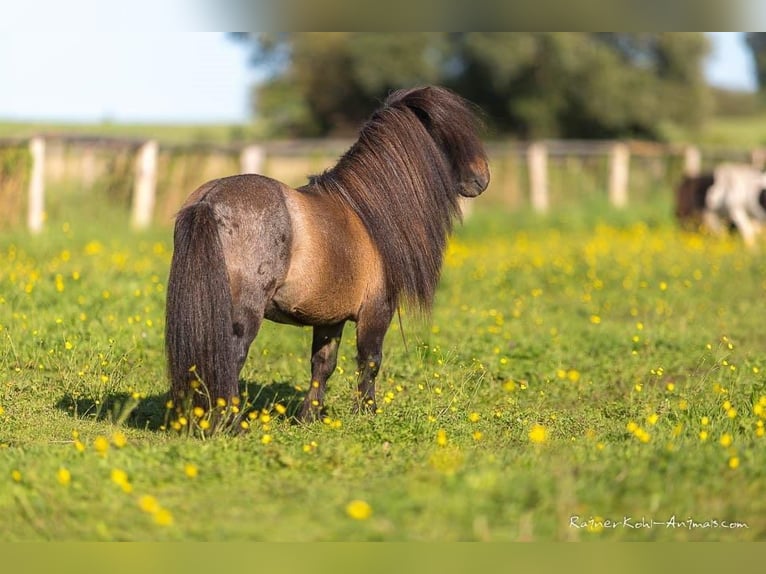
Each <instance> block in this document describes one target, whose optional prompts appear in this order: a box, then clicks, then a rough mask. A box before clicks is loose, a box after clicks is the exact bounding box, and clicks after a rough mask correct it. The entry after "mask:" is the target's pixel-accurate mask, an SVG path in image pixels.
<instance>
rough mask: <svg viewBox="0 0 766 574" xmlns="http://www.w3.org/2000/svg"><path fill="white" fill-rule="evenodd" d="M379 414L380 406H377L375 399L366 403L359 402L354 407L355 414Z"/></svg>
mask: <svg viewBox="0 0 766 574" xmlns="http://www.w3.org/2000/svg"><path fill="white" fill-rule="evenodd" d="M377 412H378V406H377V405H376V404H375V400H374V399H367V400H364V401H357V402H356V404H355V405H354V414H357V415H358V414H369V415H374V414H376V413H377Z"/></svg>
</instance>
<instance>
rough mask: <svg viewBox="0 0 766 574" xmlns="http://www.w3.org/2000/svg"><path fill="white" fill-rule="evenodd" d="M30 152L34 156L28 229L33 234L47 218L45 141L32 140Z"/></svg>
mask: <svg viewBox="0 0 766 574" xmlns="http://www.w3.org/2000/svg"><path fill="white" fill-rule="evenodd" d="M29 152H30V153H31V154H32V174H31V177H30V178H29V206H28V212H27V227H28V228H29V230H30V231H31V232H32V233H39V232H40V231H42V228H43V220H44V218H45V213H44V210H45V140H44V139H43V138H41V137H35V138H32V140H31V141H30V142H29Z"/></svg>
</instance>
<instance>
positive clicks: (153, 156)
mask: <svg viewBox="0 0 766 574" xmlns="http://www.w3.org/2000/svg"><path fill="white" fill-rule="evenodd" d="M158 152H159V145H158V144H157V142H156V141H154V140H150V141H148V142H146V143H145V144H144V145H142V146H141V148H140V149H139V150H138V156H137V157H136V183H135V187H134V188H133V213H132V218H131V223H132V225H133V227H134V228H136V229H143V228H145V227H148V226H149V225H150V224H151V222H152V213H153V211H154V199H155V192H156V189H157V155H158Z"/></svg>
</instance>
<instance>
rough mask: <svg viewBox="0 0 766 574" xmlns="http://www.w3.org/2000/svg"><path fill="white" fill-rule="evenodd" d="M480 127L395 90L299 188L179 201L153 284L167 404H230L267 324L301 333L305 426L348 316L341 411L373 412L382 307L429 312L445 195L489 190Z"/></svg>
mask: <svg viewBox="0 0 766 574" xmlns="http://www.w3.org/2000/svg"><path fill="white" fill-rule="evenodd" d="M481 128H482V124H481V121H480V115H479V113H478V109H477V108H475V107H474V106H473V105H472V104H470V103H469V102H468V101H467V100H464V99H463V98H461V97H460V96H458V95H457V94H455V93H453V92H451V91H449V90H447V89H446V88H442V87H438V86H425V87H419V88H413V89H404V90H398V91H395V92H393V93H391V94H390V95H389V96H388V98H386V100H385V101H384V102H383V104H382V106H381V107H380V108H379V109H377V110H376V111H375V112H374V113H373V114H372V115H371V116H370V118H369V119H368V120H367V122H366V123H365V124H364V125H363V126H362V128H361V130H360V132H359V134H358V139H357V140H356V142H355V143H354V144H353V145H352V146H351V147H350V148H349V149H348V150H347V151H346V152H345V153H344V154H343V155H342V156H341V157H340V158H339V160H338V161H337V163H336V164H335V166H334V167H332V168H330V169H328V170H326V171H325V172H323V173H321V174H320V175H315V176H310V177H309V178H308V183H306V184H305V185H304V186H302V187H299V188H297V189H295V188H291V187H288V186H287V185H285V184H284V183H282V182H279V181H277V180H274V179H271V178H268V177H265V176H263V175H257V174H242V175H235V176H230V177H224V178H221V179H215V180H212V181H209V182H207V183H205V184H203V185H202V186H200V187H199V188H198V189H196V190H195V191H194V192H192V193H191V195H190V196H189V197H188V198H187V200H186V201H185V202H184V204H183V205H182V206H181V208H180V210H179V211H178V213H177V216H176V221H175V228H174V233H173V255H172V259H171V264H170V273H169V278H168V284H167V302H166V324H165V342H166V345H165V346H166V358H167V370H168V377H169V379H170V396H171V399H172V400H173V401H174V402H175V403H176V404H178V401H182V400H188V398H189V397H190V396H191V397H192V400H193V404H195V405H197V406H202V407H206V406H207V407H210V401H211V400H212V401H216V400H217V399H218V398H222V399H224V400H225V401H227V402H228V401H229V400H230V399H232V398H234V397H236V396H238V386H239V373H240V371H241V370H242V367H243V365H244V363H245V360H246V358H247V354H248V350H249V348H250V345H251V344H252V342H253V340H254V339H255V337H256V335H257V334H258V330H259V328H260V326H261V324H262V322H263V321H264V319H268V320H270V321H274V322H277V323H283V324H292V325H298V326H311V327H313V330H312V343H311V383H310V386H309V390H308V393H307V394H306V396H305V398H304V400H303V403H302V406H301V408H300V411H299V413H298V415H297V418H298V419H299V420H302V421H312V420H316V419H317V418H319V417H321V416H322V414H323V412H324V406H323V398H324V395H325V389H326V385H327V379H328V378H329V377H330V375H331V374H332V373H333V372H334V370H335V368H336V360H337V352H338V346H339V344H340V341H341V336H342V333H343V328H344V325H345V323H346V322H347V321H352V322H356V325H357V329H356V349H357V364H358V381H357V392H356V400H355V405H354V410H355V411H356V412H359V411H369V412H375V411H376V403H375V378H376V376H377V374H378V371H379V369H380V365H381V361H382V357H383V351H382V347H383V338H384V336H385V334H386V332H387V330H388V328H389V325H390V322H391V320H392V318H393V315H394V313H395V311H396V310H397V309H398V308H399V305H400V303H404V304H408V305H410V306H412V307H413V308H414V309H415V310H417V311H422V312H424V314H427V313H428V312H429V311H430V309H431V307H432V304H433V300H434V294H435V290H436V287H437V284H438V280H439V275H440V271H441V265H442V259H443V255H444V250H445V246H446V242H447V238H448V236H449V235H450V233H451V232H452V229H453V221H454V220H459V219H460V208H459V198H461V197H476V196H478V195H479V194H481V193H482V192H483V191H484V190H485V189H486V188H487V186H488V185H489V179H490V172H489V164H488V160H487V155H486V153H485V150H484V147H483V144H482V142H481V139H480V135H479V134H480V131H481ZM195 380H197V381H198V382H199V381H201V382H202V384H203V385H204V387H205V390H206V391H207V393H205V395H206V396H203V393H202V392H200V390H199V389H196V390H195V384H194V381H195ZM196 386H199V383H198V384H197V385H196ZM213 404H214V403H213Z"/></svg>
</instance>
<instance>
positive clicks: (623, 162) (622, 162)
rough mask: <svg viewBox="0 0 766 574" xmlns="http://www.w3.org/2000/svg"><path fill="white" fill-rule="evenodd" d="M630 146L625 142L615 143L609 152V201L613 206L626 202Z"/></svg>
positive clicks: (623, 204) (622, 204) (625, 203)
mask: <svg viewBox="0 0 766 574" xmlns="http://www.w3.org/2000/svg"><path fill="white" fill-rule="evenodd" d="M629 170H630V148H628V144H626V143H622V142H619V143H616V144H614V145H613V146H612V149H611V151H610V153H609V202H610V203H611V204H612V205H613V206H615V207H625V206H626V205H627V203H628V173H629Z"/></svg>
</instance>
